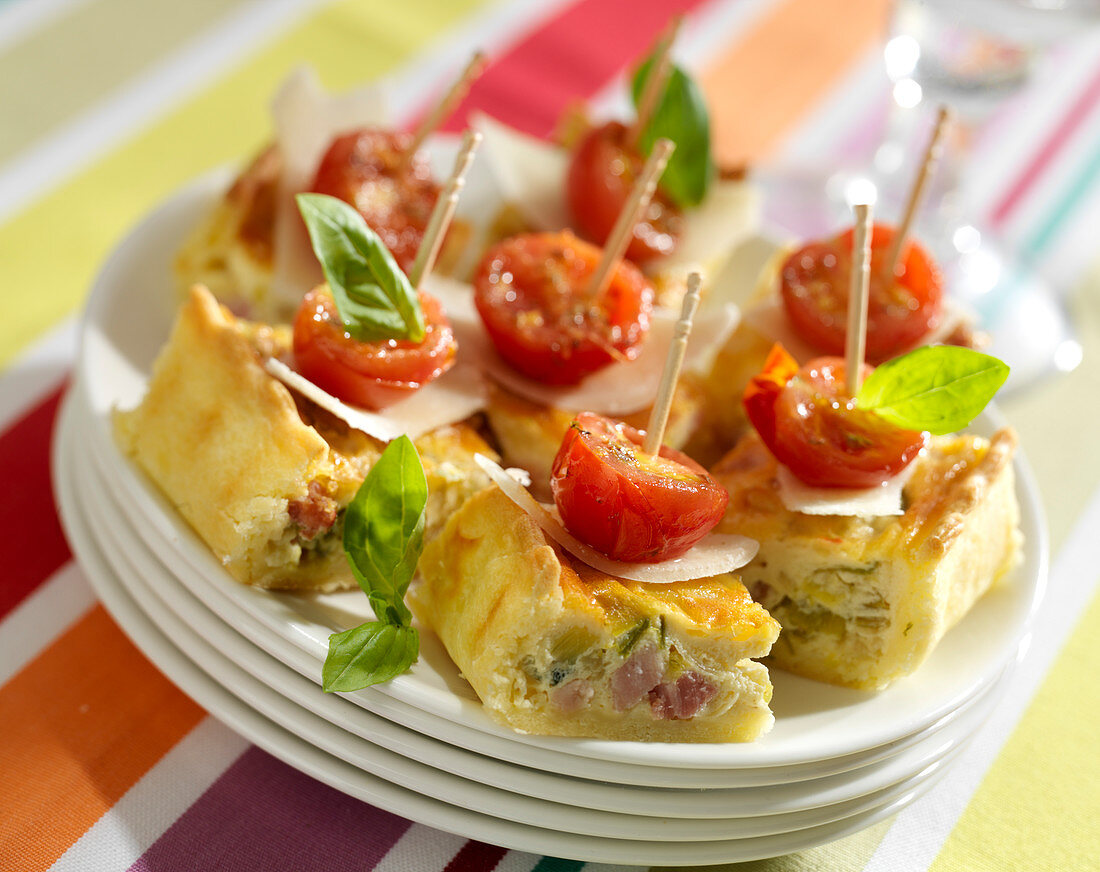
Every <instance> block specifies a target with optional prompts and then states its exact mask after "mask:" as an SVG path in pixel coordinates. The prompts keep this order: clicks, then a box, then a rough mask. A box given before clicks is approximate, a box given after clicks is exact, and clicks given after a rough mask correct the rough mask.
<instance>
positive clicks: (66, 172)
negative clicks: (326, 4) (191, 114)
mask: <svg viewBox="0 0 1100 872" xmlns="http://www.w3.org/2000/svg"><path fill="white" fill-rule="evenodd" d="M318 2H319V0H255V2H253V3H249V4H248V5H247V6H243V7H241V8H240V9H236V10H234V12H233V13H232V14H230V15H228V16H226V17H225V18H224V19H222V20H221V21H220V22H219V23H218V24H217V25H216V26H214V27H212V28H210V29H208V30H207V31H205V32H204V33H203V34H202V35H200V36H199V37H197V38H195V39H193V40H192V41H191V42H189V43H187V44H185V45H184V46H183V47H182V48H180V49H179V50H178V51H176V52H173V53H172V54H171V55H169V56H168V57H167V58H165V59H164V60H163V61H162V62H161V63H159V64H157V65H156V66H155V67H153V68H152V69H146V70H142V71H141V75H140V77H139V78H138V79H135V80H132V81H131V82H129V83H128V84H127V85H125V86H123V87H121V88H119V89H117V90H116V91H115V92H114V93H112V94H110V95H108V96H107V97H105V98H104V99H103V100H101V101H100V102H99V103H97V104H95V105H93V106H91V107H90V108H88V109H86V110H85V111H84V112H82V113H80V114H79V115H77V116H76V117H75V118H73V119H72V120H71V121H69V123H68V124H66V125H64V126H63V127H61V128H60V129H59V130H58V131H57V132H56V133H53V134H52V135H50V136H48V137H46V138H45V139H42V140H39V141H37V142H35V143H33V144H32V145H31V146H29V147H28V148H27V149H25V150H24V151H23V152H21V153H20V154H19V155H17V156H16V157H14V158H13V159H12V160H10V161H8V162H7V163H6V164H5V165H4V167H3V171H2V172H0V222H3V221H6V220H7V219H8V218H9V217H10V216H11V215H13V214H14V213H16V212H18V211H19V210H20V209H21V208H23V207H25V206H26V205H27V204H29V203H31V202H33V201H34V200H35V199H37V198H38V197H41V196H43V195H44V194H46V193H48V192H49V191H51V190H53V189H54V188H56V187H58V186H59V185H61V184H62V183H63V182H65V181H67V180H68V179H69V178H71V177H72V176H74V175H75V174H76V173H78V172H79V171H81V170H83V169H84V168H85V167H87V166H88V165H90V164H92V163H94V162H95V161H96V160H98V159H99V158H101V157H102V156H103V155H104V154H106V153H107V152H109V151H110V150H111V149H112V148H114V147H116V146H117V145H118V144H119V143H121V142H123V141H124V140H126V139H127V138H128V137H130V136H132V135H133V134H134V133H135V132H137V131H138V130H140V129H142V128H143V127H146V126H148V125H150V124H152V123H154V122H155V121H156V120H157V119H158V118H160V117H161V116H163V115H164V114H166V113H167V112H169V111H170V110H171V109H172V108H173V107H174V106H175V105H176V104H177V103H179V102H180V101H182V100H183V99H185V98H187V97H188V96H190V95H192V94H195V93H196V92H198V91H199V90H200V89H201V88H203V87H204V86H206V85H207V84H208V83H210V82H213V81H215V80H216V79H217V78H218V76H220V75H221V74H222V73H223V72H225V70H227V69H228V68H230V67H232V66H234V65H236V64H239V63H240V61H241V58H242V56H244V55H246V54H248V53H249V52H250V51H251V50H252V48H253V47H254V46H257V45H259V44H261V43H263V42H264V41H266V40H267V39H269V38H270V37H271V36H273V35H274V34H275V33H277V32H278V31H280V30H283V29H285V28H287V27H288V26H289V25H291V24H292V23H293V22H294V21H295V20H296V19H298V18H300V17H301V16H302V15H303V14H304V13H305V12H306V11H307V10H308V9H309V8H310V7H312V6H315V5H317V3H318Z"/></svg>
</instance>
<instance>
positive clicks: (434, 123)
mask: <svg viewBox="0 0 1100 872" xmlns="http://www.w3.org/2000/svg"><path fill="white" fill-rule="evenodd" d="M484 67H485V52H482V51H478V52H474V56H473V57H472V58H470V62H469V63H468V64H466V69H464V70H463V71H462V74H461V75H460V76H459V77H458V79H457V80H456V81H455V83H454V84H453V85H451V89H450V90H449V91H448V92H447V93H446V94H444V95H443V99H442V100H440V101H439V103H437V104H436V106H435V108H434V109H432V111H431V112H429V113H428V114H427V115H426V116H424V120H423V121H421V122H420V126H419V127H417V128H416V131H415V132H414V133H413V138H412V142H410V143H409V148H408V150H407V151H406V152H405V157H406V158H411V157H412V156H413V155H414V154H416V152H417V149H419V148H420V146H422V145H423V144H424V140H425V139H427V138H428V137H429V136H430V135H431V134H432V133H433V132H434V131H435V129H436V128H437V127H439V125H440V124H442V123H443V121H444V119H445V118H446V117H447V116H448V115H450V114H451V113H452V112H453V111H454V108H455V106H457V105H458V101H459V100H461V99H462V98H463V97H465V96H466V92H467V91H469V90H470V86H471V85H472V84H473V83H474V79H476V78H477V77H478V76H480V75H481V71H482V70H483V69H484Z"/></svg>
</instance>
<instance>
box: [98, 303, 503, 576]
mask: <svg viewBox="0 0 1100 872" xmlns="http://www.w3.org/2000/svg"><path fill="white" fill-rule="evenodd" d="M289 343H290V337H289V330H288V328H285V327H271V326H268V325H264V324H258V323H255V322H248V321H244V320H241V319H238V318H236V317H234V316H233V315H232V314H231V313H230V312H229V311H228V310H227V309H226V308H225V307H223V306H221V305H219V304H218V302H217V301H216V300H215V299H214V297H213V296H212V295H211V293H210V292H209V291H208V290H206V289H205V288H204V287H202V286H195V287H194V288H192V290H191V292H190V293H189V295H188V297H187V299H186V301H185V302H184V304H183V305H182V306H181V308H180V310H179V313H178V316H177V319H176V322H175V325H174V327H173V329H172V333H171V336H170V338H169V340H168V342H167V344H166V345H165V346H164V348H163V349H162V350H161V352H160V354H159V355H158V357H157V359H156V361H155V363H154V366H153V372H152V376H151V378H150V381H149V387H148V390H147V392H146V394H145V396H144V397H143V399H142V401H141V403H140V404H139V405H138V406H137V407H136V408H134V409H131V410H126V411H117V412H116V414H115V420H114V423H115V435H116V440H117V442H118V444H119V446H120V447H121V449H122V450H123V451H124V453H126V454H127V455H128V456H130V457H131V458H132V459H133V460H134V461H135V463H136V464H137V465H138V466H139V467H140V468H141V469H142V470H143V471H144V472H145V473H146V474H147V475H148V476H149V478H150V479H151V480H152V481H153V482H154V483H155V484H156V485H157V487H159V488H160V490H161V491H162V492H163V493H164V494H165V496H166V497H167V498H168V499H169V501H170V502H171V503H172V504H173V505H174V506H175V508H176V510H177V511H178V512H179V514H180V515H181V516H182V517H183V518H184V519H185V520H186V521H187V522H188V523H189V524H190V525H191V527H192V528H193V529H194V530H195V532H197V533H198V535H199V536H200V537H201V538H202V539H203V541H204V542H205V543H206V544H207V546H208V547H209V548H210V550H211V551H212V552H213V553H214V555H215V556H216V557H217V558H218V559H219V560H220V561H221V563H222V564H223V565H224V566H225V568H226V569H227V570H228V571H229V573H230V574H231V575H232V576H233V577H234V578H236V579H237V580H238V581H241V582H244V583H247V584H253V585H257V586H259V587H266V588H281V589H293V590H333V589H339V588H344V587H355V579H354V578H353V576H352V574H351V570H350V569H349V567H348V565H347V560H346V558H345V556H344V551H343V542H342V536H343V512H344V509H345V508H346V507H347V505H348V503H350V502H351V500H352V498H353V497H354V495H355V493H356V491H357V490H358V489H359V485H360V484H362V482H363V479H364V478H365V477H366V475H367V473H368V472H369V471H370V468H371V466H372V465H373V464H374V462H375V460H377V459H378V457H379V456H380V455H381V452H382V449H383V447H384V445H383V444H382V443H381V442H379V441H377V440H375V439H372V438H371V437H369V436H367V435H365V434H363V433H361V432H359V431H358V430H354V429H352V428H350V427H348V426H347V425H346V424H345V423H344V422H343V421H341V420H340V419H338V418H336V417H335V416H333V415H331V414H330V413H328V412H326V411H325V410H324V409H322V408H320V407H319V406H316V405H314V404H313V403H311V402H310V401H308V400H306V399H304V398H302V397H300V396H298V395H297V394H295V393H293V392H291V391H290V390H289V389H288V388H287V387H286V386H285V385H283V383H282V382H280V381H278V380H277V379H275V378H274V377H272V376H271V375H270V374H269V373H268V372H267V370H266V369H265V368H264V364H263V361H264V359H265V358H267V357H270V356H278V355H279V354H282V353H285V352H286V350H287V349H288V348H289ZM415 444H416V447H417V450H418V452H419V454H420V458H421V462H422V463H423V465H424V470H425V474H426V476H427V480H428V489H429V495H428V506H427V525H426V532H425V535H426V536H428V537H430V536H432V535H434V534H435V533H436V532H438V530H439V529H440V528H441V527H442V524H443V521H444V520H446V518H447V516H448V515H449V514H450V513H451V512H453V511H454V510H455V509H456V508H457V507H458V506H459V505H460V504H461V503H462V502H463V501H464V500H465V499H466V497H468V496H469V495H470V494H472V493H474V492H476V491H478V490H480V489H481V488H482V487H484V486H485V485H486V484H488V478H487V477H486V476H485V474H484V473H483V472H482V471H481V470H480V469H479V468H478V467H477V466H476V464H475V463H474V459H473V458H474V456H475V455H476V454H478V453H481V454H488V455H490V456H495V455H493V452H492V449H491V448H490V447H489V446H488V445H487V444H486V443H485V442H484V440H483V439H482V438H481V436H480V435H479V432H478V430H477V429H476V428H475V427H474V426H472V425H471V424H469V423H465V422H463V423H459V424H455V425H452V426H447V427H442V428H439V429H438V430H435V431H432V432H430V433H428V434H425V435H424V436H422V437H420V438H419V439H417V440H415Z"/></svg>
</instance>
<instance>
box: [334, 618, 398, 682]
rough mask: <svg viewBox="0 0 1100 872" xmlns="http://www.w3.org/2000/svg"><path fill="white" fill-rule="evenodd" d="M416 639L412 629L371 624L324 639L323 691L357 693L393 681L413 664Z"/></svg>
mask: <svg viewBox="0 0 1100 872" xmlns="http://www.w3.org/2000/svg"><path fill="white" fill-rule="evenodd" d="M419 653H420V636H419V634H418V633H417V632H416V630H414V629H413V628H412V627H399V626H395V625H393V624H386V623H382V622H380V621H371V622H370V623H367V624H362V625H360V626H358V627H353V628H352V629H350V630H345V631H344V632H343V633H333V634H332V635H331V636H329V639H328V656H327V657H326V658H325V665H324V666H323V667H322V669H321V686H322V687H323V688H324V689H325V691H326V692H332V691H334V690H338V691H345V692H346V691H351V690H361V689H362V688H364V687H370V686H371V685H372V684H382V683H384V682H387V681H390V680H391V679H393V678H396V677H397V676H398V675H400V674H401V673H403V672H404V671H405V670H406V669H408V668H409V667H410V666H412V665H413V663H415V662H416V658H417V655H418V654H419Z"/></svg>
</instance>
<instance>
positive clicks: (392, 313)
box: [296, 194, 424, 342]
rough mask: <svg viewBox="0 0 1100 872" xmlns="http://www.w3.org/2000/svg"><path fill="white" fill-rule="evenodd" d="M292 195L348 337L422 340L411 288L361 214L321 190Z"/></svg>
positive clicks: (419, 316)
mask: <svg viewBox="0 0 1100 872" xmlns="http://www.w3.org/2000/svg"><path fill="white" fill-rule="evenodd" d="M296 199H297V201H298V209H299V211H300V212H301V213H302V217H303V218H304V219H305V222H306V228H307V229H308V230H309V239H310V242H311V243H312V244H313V252H314V254H316V255H317V259H318V260H319V261H320V262H321V269H322V270H324V273H325V280H326V281H327V282H328V285H329V288H330V289H331V290H332V297H333V299H334V300H335V301H336V309H337V311H339V313H340V317H341V319H343V322H344V327H345V329H346V330H347V331H348V333H349V334H350V335H351V336H352V338H354V339H356V340H358V341H360V342H379V341H382V340H385V339H408V340H410V341H412V342H420V341H422V340H423V339H424V315H423V313H422V312H421V311H420V302H419V300H418V298H417V295H416V291H415V290H414V289H413V287H412V285H411V284H409V280H408V278H407V277H406V276H405V273H403V272H402V271H401V267H399V266H398V265H397V262H396V261H395V260H394V259H393V255H392V254H390V252H389V249H387V248H386V246H385V245H384V244H383V243H382V240H381V239H379V238H378V236H377V234H376V233H375V232H374V231H373V230H371V229H370V227H368V226H367V223H366V222H365V221H364V220H363V216H362V215H360V214H359V213H358V212H357V211H356V210H355V209H353V208H352V207H351V206H349V205H348V204H347V203H345V202H344V201H343V200H339V199H337V198H336V197H329V196H327V195H325V194H298V196H297V197H296Z"/></svg>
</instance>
